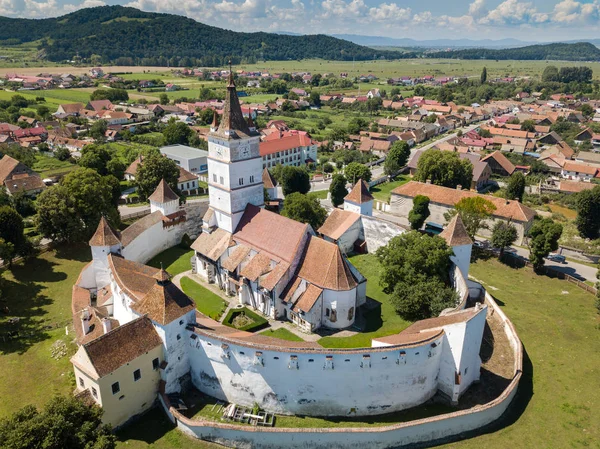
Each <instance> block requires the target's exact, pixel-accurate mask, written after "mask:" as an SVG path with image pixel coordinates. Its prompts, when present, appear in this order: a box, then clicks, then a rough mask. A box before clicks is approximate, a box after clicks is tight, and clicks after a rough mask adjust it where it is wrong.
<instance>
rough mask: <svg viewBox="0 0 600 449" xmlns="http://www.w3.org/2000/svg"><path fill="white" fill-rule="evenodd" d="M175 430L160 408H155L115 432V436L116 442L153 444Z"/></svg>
mask: <svg viewBox="0 0 600 449" xmlns="http://www.w3.org/2000/svg"><path fill="white" fill-rule="evenodd" d="M175 428H176V427H175V425H174V424H173V423H171V421H169V419H168V418H167V416H166V415H165V414H164V413H163V411H162V410H161V409H160V406H157V407H154V408H153V409H152V410H150V411H149V412H148V413H145V414H143V415H142V416H139V417H137V418H136V419H134V420H132V421H131V422H130V423H128V424H127V425H126V426H125V427H123V428H121V429H119V430H117V432H116V436H117V441H118V442H123V443H125V442H129V441H143V442H144V443H146V444H154V443H156V442H157V441H158V440H160V439H161V438H163V437H164V436H165V435H166V434H167V433H168V432H170V431H172V430H174V429H175Z"/></svg>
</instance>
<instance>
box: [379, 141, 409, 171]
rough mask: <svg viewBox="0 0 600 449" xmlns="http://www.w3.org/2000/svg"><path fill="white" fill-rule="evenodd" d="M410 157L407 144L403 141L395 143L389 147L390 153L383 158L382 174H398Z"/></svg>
mask: <svg viewBox="0 0 600 449" xmlns="http://www.w3.org/2000/svg"><path fill="white" fill-rule="evenodd" d="M409 156H410V148H409V146H408V143H406V142H405V141H403V140H397V141H395V142H394V143H393V144H392V146H391V147H390V151H388V154H387V156H386V158H385V165H384V166H383V172H384V173H385V174H386V175H388V176H391V175H393V174H394V173H398V171H400V169H401V168H402V167H404V166H405V165H406V163H407V162H408V158H409Z"/></svg>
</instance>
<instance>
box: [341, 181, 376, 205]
mask: <svg viewBox="0 0 600 449" xmlns="http://www.w3.org/2000/svg"><path fill="white" fill-rule="evenodd" d="M344 200H347V201H351V202H353V203H355V204H362V203H368V202H369V201H373V195H371V193H370V192H369V186H368V185H367V183H366V182H365V181H363V180H362V179H359V180H358V182H357V183H356V184H355V185H354V187H352V190H351V191H350V193H349V194H348V195H346V197H345V198H344Z"/></svg>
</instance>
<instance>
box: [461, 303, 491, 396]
mask: <svg viewBox="0 0 600 449" xmlns="http://www.w3.org/2000/svg"><path fill="white" fill-rule="evenodd" d="M486 316H487V307H484V309H482V312H480V313H479V314H477V315H476V316H474V317H473V318H471V319H470V320H469V321H467V323H466V328H465V339H464V342H463V345H462V356H461V362H460V367H459V368H460V376H461V381H460V389H459V394H461V395H462V394H463V393H464V392H465V391H466V390H467V389H468V388H469V387H470V386H471V384H472V383H473V382H475V381H478V380H479V376H480V373H481V358H480V357H479V352H480V349H481V342H482V337H483V330H484V328H485V321H486Z"/></svg>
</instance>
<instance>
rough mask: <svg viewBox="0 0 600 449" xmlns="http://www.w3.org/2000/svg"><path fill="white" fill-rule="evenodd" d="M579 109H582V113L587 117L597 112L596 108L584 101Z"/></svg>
mask: <svg viewBox="0 0 600 449" xmlns="http://www.w3.org/2000/svg"><path fill="white" fill-rule="evenodd" d="M579 109H580V110H581V113H582V114H583V115H584V116H586V117H591V116H593V115H594V113H595V111H594V108H593V107H592V106H591V105H590V104H589V103H583V104H582V105H581V108H579Z"/></svg>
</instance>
